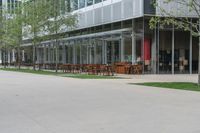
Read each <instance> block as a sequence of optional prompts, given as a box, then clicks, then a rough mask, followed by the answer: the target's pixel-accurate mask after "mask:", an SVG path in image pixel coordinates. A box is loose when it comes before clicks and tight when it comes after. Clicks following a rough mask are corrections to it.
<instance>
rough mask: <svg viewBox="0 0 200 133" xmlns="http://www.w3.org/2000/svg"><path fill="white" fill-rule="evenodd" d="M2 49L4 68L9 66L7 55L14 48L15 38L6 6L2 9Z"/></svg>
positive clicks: (0, 31) (0, 33) (0, 29)
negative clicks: (12, 35)
mask: <svg viewBox="0 0 200 133" xmlns="http://www.w3.org/2000/svg"><path fill="white" fill-rule="evenodd" d="M0 10H1V11H0V14H1V15H0V22H1V23H0V26H1V28H0V49H1V50H3V57H2V58H3V64H4V67H6V65H7V63H6V62H7V60H6V59H7V58H6V57H7V56H6V55H7V54H8V51H9V49H11V48H12V47H13V38H12V37H11V30H10V26H11V19H10V18H9V14H8V12H7V9H6V8H5V7H4V6H1V8H0Z"/></svg>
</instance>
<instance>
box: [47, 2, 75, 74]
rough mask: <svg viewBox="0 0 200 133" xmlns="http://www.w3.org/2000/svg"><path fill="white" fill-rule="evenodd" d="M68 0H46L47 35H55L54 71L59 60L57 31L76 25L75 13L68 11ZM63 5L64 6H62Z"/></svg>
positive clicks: (59, 36) (69, 28) (64, 30)
mask: <svg viewBox="0 0 200 133" xmlns="http://www.w3.org/2000/svg"><path fill="white" fill-rule="evenodd" d="M69 4H70V3H69V2H66V1H65V0H57V1H55V0H48V7H49V8H48V9H49V19H48V21H47V23H46V24H47V31H48V33H49V35H55V36H54V38H52V39H54V40H55V48H56V61H55V63H56V72H57V71H58V62H59V54H58V53H59V49H58V46H59V39H60V38H61V35H60V34H59V33H61V32H66V30H71V29H72V28H74V27H76V24H77V15H76V14H71V13H69V10H70V9H69V7H70V6H69ZM63 5H64V6H63ZM63 7H65V8H63Z"/></svg>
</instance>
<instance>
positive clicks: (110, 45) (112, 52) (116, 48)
mask: <svg viewBox="0 0 200 133" xmlns="http://www.w3.org/2000/svg"><path fill="white" fill-rule="evenodd" d="M106 50H107V64H113V63H116V62H120V41H119V40H117V41H107V48H106Z"/></svg>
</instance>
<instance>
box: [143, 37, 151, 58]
mask: <svg viewBox="0 0 200 133" xmlns="http://www.w3.org/2000/svg"><path fill="white" fill-rule="evenodd" d="M144 60H151V40H150V39H149V38H144Z"/></svg>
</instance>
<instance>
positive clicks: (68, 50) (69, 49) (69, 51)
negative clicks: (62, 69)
mask: <svg viewBox="0 0 200 133" xmlns="http://www.w3.org/2000/svg"><path fill="white" fill-rule="evenodd" d="M67 47H68V49H67V52H68V62H67V63H69V64H70V63H72V62H71V53H72V52H71V45H70V44H68V46H67Z"/></svg>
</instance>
